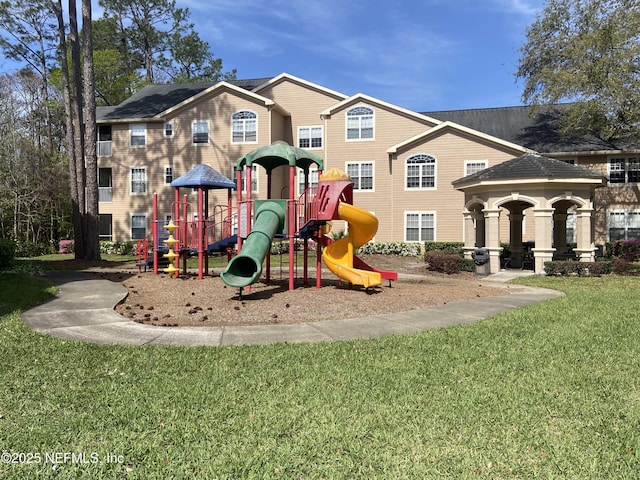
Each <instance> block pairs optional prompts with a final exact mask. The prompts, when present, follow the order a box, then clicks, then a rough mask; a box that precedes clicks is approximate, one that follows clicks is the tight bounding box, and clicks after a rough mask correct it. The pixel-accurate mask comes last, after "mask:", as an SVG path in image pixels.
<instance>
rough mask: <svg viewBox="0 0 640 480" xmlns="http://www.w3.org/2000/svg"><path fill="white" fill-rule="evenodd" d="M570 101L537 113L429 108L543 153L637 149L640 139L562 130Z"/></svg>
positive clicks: (438, 115) (515, 109)
mask: <svg viewBox="0 0 640 480" xmlns="http://www.w3.org/2000/svg"><path fill="white" fill-rule="evenodd" d="M566 107H567V105H553V106H550V107H541V108H540V109H539V110H538V111H537V113H536V114H535V115H532V114H531V108H530V107H502V108H480V109H472V110H446V111H439V112H425V113H424V114H425V115H428V116H431V117H433V118H437V119H438V120H442V121H451V122H455V123H457V124H460V125H464V126H466V127H469V128H471V129H473V130H478V131H480V132H483V133H486V134H488V135H491V136H493V137H497V138H502V139H504V140H506V141H508V142H511V143H515V144H517V145H522V146H523V147H526V148H527V149H530V150H533V151H536V152H540V153H554V154H561V153H565V154H571V153H576V154H577V153H580V152H611V151H629V150H637V149H638V147H639V146H640V143H635V144H632V142H621V141H619V142H607V141H605V140H602V139H601V138H597V137H596V136H594V135H585V136H575V135H574V136H568V135H565V134H563V133H562V131H561V125H560V118H561V116H562V112H563V110H565V109H566Z"/></svg>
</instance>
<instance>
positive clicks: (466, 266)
mask: <svg viewBox="0 0 640 480" xmlns="http://www.w3.org/2000/svg"><path fill="white" fill-rule="evenodd" d="M460 270H462V271H463V272H475V271H476V264H475V262H474V261H473V259H472V258H463V259H462V260H460Z"/></svg>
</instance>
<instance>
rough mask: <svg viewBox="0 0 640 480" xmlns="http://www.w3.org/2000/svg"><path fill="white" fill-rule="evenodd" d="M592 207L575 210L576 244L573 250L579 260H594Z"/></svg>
mask: <svg viewBox="0 0 640 480" xmlns="http://www.w3.org/2000/svg"><path fill="white" fill-rule="evenodd" d="M593 212H594V210H593V208H578V209H577V210H576V230H577V232H576V233H577V237H578V238H577V240H578V245H577V247H576V249H575V250H574V251H575V252H576V254H577V255H578V256H579V257H580V261H581V262H593V261H595V251H596V247H595V242H594V234H593Z"/></svg>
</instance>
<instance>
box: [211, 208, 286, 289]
mask: <svg viewBox="0 0 640 480" xmlns="http://www.w3.org/2000/svg"><path fill="white" fill-rule="evenodd" d="M285 218H286V213H285V208H284V206H283V202H282V201H276V200H274V201H268V200H267V201H264V202H261V203H260V205H259V206H257V208H256V213H255V220H254V222H253V228H252V229H251V232H250V233H249V235H248V236H247V238H246V240H245V241H244V242H243V243H242V250H241V251H240V253H239V254H238V255H236V256H235V257H233V258H232V259H231V261H230V262H229V264H228V265H227V268H225V269H224V272H222V273H221V274H220V278H221V279H222V281H223V282H224V283H226V284H227V285H229V286H230V287H235V288H242V287H246V286H248V285H251V284H252V283H254V282H255V281H256V280H258V278H260V274H261V273H262V262H263V261H264V258H265V256H266V255H267V252H268V251H269V249H270V248H271V241H272V240H273V237H274V236H275V235H276V233H277V232H278V231H279V230H282V229H283V228H284V224H285Z"/></svg>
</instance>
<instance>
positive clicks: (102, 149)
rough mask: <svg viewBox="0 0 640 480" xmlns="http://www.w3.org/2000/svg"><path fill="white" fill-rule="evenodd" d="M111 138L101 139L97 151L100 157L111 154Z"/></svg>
mask: <svg viewBox="0 0 640 480" xmlns="http://www.w3.org/2000/svg"><path fill="white" fill-rule="evenodd" d="M111 143H112V142H111V140H99V141H98V145H97V152H98V156H99V157H110V156H111Z"/></svg>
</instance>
